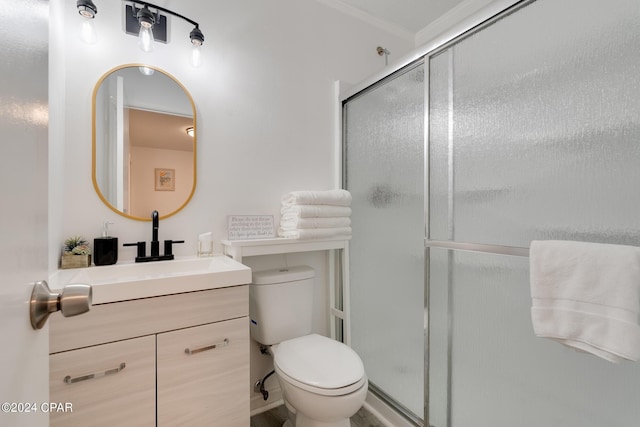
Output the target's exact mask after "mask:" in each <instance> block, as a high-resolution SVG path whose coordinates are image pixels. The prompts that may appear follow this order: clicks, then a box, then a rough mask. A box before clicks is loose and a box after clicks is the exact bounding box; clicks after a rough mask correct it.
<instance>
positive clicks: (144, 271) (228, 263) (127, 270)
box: [50, 256, 251, 304]
mask: <svg viewBox="0 0 640 427" xmlns="http://www.w3.org/2000/svg"><path fill="white" fill-rule="evenodd" d="M50 281H51V283H50V287H51V288H52V289H53V288H61V287H63V286H64V285H65V284H67V283H86V284H88V285H91V286H92V288H93V304H104V303H108V302H115V301H125V300H131V299H138V298H148V297H153V296H159V295H169V294H175V293H181V292H192V291H200V290H205V289H215V288H222V287H227V286H236V285H242V284H246V283H249V282H251V269H250V268H249V267H247V266H245V265H243V264H240V263H239V262H237V261H234V260H232V259H231V258H228V257H226V256H214V257H211V258H178V259H175V260H171V261H154V262H145V263H124V264H115V265H109V266H101V267H88V268H79V269H74V270H60V271H59V272H58V273H57V277H52V278H51V280H50Z"/></svg>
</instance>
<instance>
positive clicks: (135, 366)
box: [49, 335, 156, 427]
mask: <svg viewBox="0 0 640 427" xmlns="http://www.w3.org/2000/svg"><path fill="white" fill-rule="evenodd" d="M155 358H156V340H155V336H153V335H152V336H147V337H142V338H135V339H131V340H125V341H118V342H114V343H110V344H103V345H98V346H95V347H88V348H82V349H78V350H72V351H67V352H63V353H57V354H52V355H50V356H49V365H50V366H49V372H50V377H49V381H50V383H49V384H50V400H51V402H57V403H63V404H64V403H70V404H71V405H73V406H72V409H73V411H72V412H51V413H50V416H49V421H50V425H51V426H52V427H56V426H92V427H99V426H104V427H113V426H126V425H131V426H132V425H135V426H155V421H156V417H155V407H156V405H155V404H156V401H155V399H156V382H155V373H156V372H155V367H156V366H155Z"/></svg>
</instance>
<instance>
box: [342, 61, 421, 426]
mask: <svg viewBox="0 0 640 427" xmlns="http://www.w3.org/2000/svg"><path fill="white" fill-rule="evenodd" d="M345 113H346V116H345V117H346V128H345V147H346V186H347V189H348V190H349V191H351V194H352V195H353V203H352V209H353V214H352V217H351V219H352V228H353V239H352V241H351V243H350V252H349V253H350V255H349V256H350V288H351V300H350V307H351V337H352V338H351V343H352V346H353V348H354V349H355V350H356V351H357V352H358V354H359V355H360V357H361V358H362V360H363V362H364V365H365V369H366V371H367V375H368V377H369V380H370V381H371V382H372V383H373V384H375V385H376V386H377V387H378V388H380V389H381V390H382V391H383V392H384V393H386V394H388V395H389V396H391V397H392V398H393V399H395V400H396V401H398V402H400V404H401V405H403V406H405V407H406V408H408V409H409V410H410V411H411V412H413V413H414V414H416V415H418V416H419V417H420V418H422V413H423V408H424V399H423V396H424V382H423V378H424V376H423V370H424V368H423V366H424V326H423V325H424V242H423V239H424V196H423V195H424V165H423V163H424V160H423V159H424V136H423V128H424V67H423V65H420V66H418V67H416V68H413V69H410V70H408V71H406V72H404V73H402V74H401V75H400V76H398V77H396V78H394V79H392V80H390V81H388V82H385V83H384V84H382V85H380V86H378V87H376V88H374V89H372V90H370V91H368V92H366V93H364V94H362V95H360V96H358V97H357V98H355V99H352V100H350V101H349V102H348V103H347V104H346V106H345Z"/></svg>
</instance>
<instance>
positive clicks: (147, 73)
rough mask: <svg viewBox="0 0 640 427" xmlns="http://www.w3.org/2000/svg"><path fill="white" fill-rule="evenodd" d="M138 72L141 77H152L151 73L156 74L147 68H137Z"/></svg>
mask: <svg viewBox="0 0 640 427" xmlns="http://www.w3.org/2000/svg"><path fill="white" fill-rule="evenodd" d="M138 71H140V74H142V75H143V76H152V75H153V73H155V72H156V71H155V70H154V69H153V68H149V67H138Z"/></svg>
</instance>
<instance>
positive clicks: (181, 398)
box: [157, 317, 250, 427]
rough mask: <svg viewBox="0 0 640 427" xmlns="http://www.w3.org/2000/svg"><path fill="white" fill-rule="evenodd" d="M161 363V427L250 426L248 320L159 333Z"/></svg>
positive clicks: (159, 387)
mask: <svg viewBox="0 0 640 427" xmlns="http://www.w3.org/2000/svg"><path fill="white" fill-rule="evenodd" d="M189 353H190V354H189ZM157 363H158V368H157V369H158V377H157V381H158V402H157V404H158V426H161V427H165V426H181V427H185V426H195V427H201V426H220V427H235V426H237V427H246V426H248V425H249V411H250V409H249V394H250V390H249V320H248V318H247V317H241V318H239V319H233V320H227V321H224V322H218V323H212V324H207V325H203V326H196V327H192V328H187V329H181V330H178V331H173V332H167V333H162V334H158V360H157Z"/></svg>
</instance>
